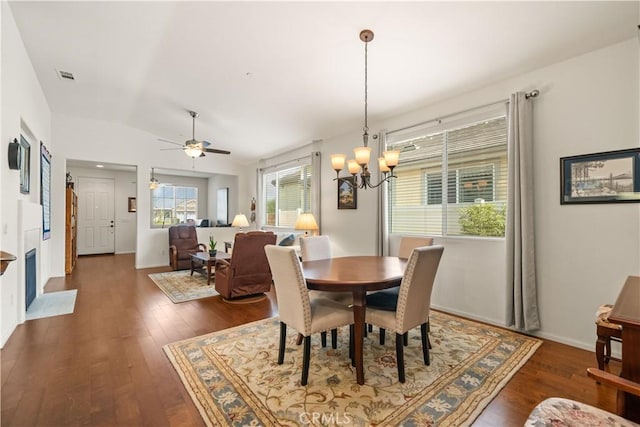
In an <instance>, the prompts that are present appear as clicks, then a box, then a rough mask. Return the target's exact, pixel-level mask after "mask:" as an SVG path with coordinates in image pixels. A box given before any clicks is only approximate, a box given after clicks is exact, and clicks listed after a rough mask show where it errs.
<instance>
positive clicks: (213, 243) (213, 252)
mask: <svg viewBox="0 0 640 427" xmlns="http://www.w3.org/2000/svg"><path fill="white" fill-rule="evenodd" d="M216 244H217V242H216V241H215V240H213V236H209V256H216V253H217V251H216Z"/></svg>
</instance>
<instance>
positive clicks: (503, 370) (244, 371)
mask: <svg viewBox="0 0 640 427" xmlns="http://www.w3.org/2000/svg"><path fill="white" fill-rule="evenodd" d="M430 327H431V332H430V334H429V336H430V339H431V344H432V349H431V351H430V354H431V364H430V365H429V366H426V365H425V364H424V361H423V359H422V347H421V345H420V330H419V328H417V329H415V330H413V331H410V332H409V345H408V347H405V370H406V382H405V383H404V384H402V383H400V382H398V372H397V366H396V354H395V343H394V334H387V335H388V337H387V342H386V344H385V345H380V344H379V338H378V333H377V328H374V329H375V330H374V332H373V333H369V336H368V337H366V338H365V340H364V366H365V384H364V385H358V383H357V382H356V378H355V368H353V367H352V366H351V363H350V359H349V347H348V341H349V339H348V338H349V337H348V333H349V329H348V328H346V327H345V328H342V329H340V330H339V331H338V348H337V349H336V350H333V349H332V348H331V346H330V345H329V346H327V347H325V348H323V347H321V345H320V335H319V334H317V336H313V337H312V340H311V341H312V348H311V359H310V369H309V381H308V384H307V385H306V386H302V385H300V373H301V369H302V351H303V349H302V347H303V346H297V345H296V336H297V332H296V331H295V330H293V329H292V328H288V334H287V342H286V352H285V359H284V364H282V365H278V363H277V358H278V339H279V320H278V318H277V317H276V318H271V319H266V320H261V321H257V322H253V323H250V324H246V325H241V326H238V327H235V328H232V329H226V330H222V331H218V332H213V333H211V334H207V335H203V336H199V337H195V338H191V339H187V340H184V341H180V342H176V343H172V344H168V345H166V346H164V351H165V353H166V354H167V356H168V358H169V359H170V361H171V363H172V364H173V366H174V367H175V369H176V371H177V372H178V375H179V376H180V378H181V380H182V382H183V384H184V386H185V388H186V389H187V391H188V392H189V394H190V395H191V398H192V399H193V401H194V403H195V405H196V406H197V408H198V410H199V411H200V414H201V415H202V418H203V420H204V421H205V423H206V424H207V425H209V426H227V425H229V426H306V425H314V426H345V425H349V426H395V425H402V426H431V425H442V426H445V425H448V426H466V425H470V424H471V423H472V422H473V421H474V420H475V419H476V418H477V416H478V415H479V414H480V413H481V412H482V410H483V409H484V408H485V407H486V406H487V405H488V404H489V402H490V401H491V399H493V398H494V397H495V396H496V395H497V394H498V392H499V391H500V389H502V387H504V385H505V384H506V383H507V382H508V381H509V379H510V378H511V377H512V376H513V375H514V374H515V373H516V372H517V371H518V369H520V367H522V365H524V363H525V362H526V361H527V360H528V359H529V358H530V357H531V356H532V355H533V353H535V351H536V349H537V348H538V347H539V346H540V344H541V341H540V340H538V339H535V338H532V337H529V336H526V335H522V334H518V333H514V332H511V331H508V330H505V329H500V328H495V327H491V326H487V325H484V324H480V323H476V322H472V321H469V320H464V319H460V318H457V317H453V316H449V315H446V314H444V313H440V312H433V311H432V314H431V322H430Z"/></svg>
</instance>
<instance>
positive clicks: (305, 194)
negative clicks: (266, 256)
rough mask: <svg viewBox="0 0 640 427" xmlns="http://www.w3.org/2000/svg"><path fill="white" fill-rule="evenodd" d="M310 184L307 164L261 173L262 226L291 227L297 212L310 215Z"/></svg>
mask: <svg viewBox="0 0 640 427" xmlns="http://www.w3.org/2000/svg"><path fill="white" fill-rule="evenodd" d="M309 161H310V160H309ZM311 184H312V167H311V164H310V163H308V164H300V165H298V166H293V167H288V168H285V169H281V170H276V171H272V172H263V175H262V185H263V200H264V204H263V205H264V206H265V209H264V218H263V224H264V225H270V226H278V227H294V226H295V223H296V219H297V218H298V215H299V214H300V213H301V212H311V200H312V198H311V189H312V185H311Z"/></svg>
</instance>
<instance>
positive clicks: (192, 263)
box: [191, 257, 194, 276]
mask: <svg viewBox="0 0 640 427" xmlns="http://www.w3.org/2000/svg"><path fill="white" fill-rule="evenodd" d="M193 267H194V262H193V257H192V258H191V275H192V276H193Z"/></svg>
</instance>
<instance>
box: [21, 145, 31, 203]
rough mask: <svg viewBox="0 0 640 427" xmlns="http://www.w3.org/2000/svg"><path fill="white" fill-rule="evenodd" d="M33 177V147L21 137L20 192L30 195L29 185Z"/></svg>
mask: <svg viewBox="0 0 640 427" xmlns="http://www.w3.org/2000/svg"><path fill="white" fill-rule="evenodd" d="M30 175H31V146H30V145H29V143H28V142H27V140H26V139H24V136H22V135H20V192H21V193H22V194H29V184H30V181H29V179H30Z"/></svg>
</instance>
